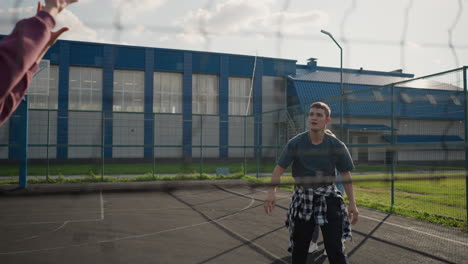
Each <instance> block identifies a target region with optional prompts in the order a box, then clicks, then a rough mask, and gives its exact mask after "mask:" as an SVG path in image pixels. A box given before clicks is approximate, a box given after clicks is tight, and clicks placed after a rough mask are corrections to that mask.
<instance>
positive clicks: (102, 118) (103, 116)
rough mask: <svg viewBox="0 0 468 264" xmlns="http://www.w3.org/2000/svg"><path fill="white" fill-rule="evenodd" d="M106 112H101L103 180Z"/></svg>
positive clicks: (102, 178) (102, 173) (102, 171)
mask: <svg viewBox="0 0 468 264" xmlns="http://www.w3.org/2000/svg"><path fill="white" fill-rule="evenodd" d="M105 116H106V115H105V113H104V110H102V112H101V162H102V164H101V181H102V180H104V157H105V156H104V141H105V131H104V129H105V127H106V126H105Z"/></svg>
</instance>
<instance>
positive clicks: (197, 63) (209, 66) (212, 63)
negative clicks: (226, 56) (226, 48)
mask: <svg viewBox="0 0 468 264" xmlns="http://www.w3.org/2000/svg"><path fill="white" fill-rule="evenodd" d="M219 58H220V56H219V55H215V54H203V53H192V63H193V64H192V65H193V68H192V71H193V73H207V74H219V64H220V59H219Z"/></svg>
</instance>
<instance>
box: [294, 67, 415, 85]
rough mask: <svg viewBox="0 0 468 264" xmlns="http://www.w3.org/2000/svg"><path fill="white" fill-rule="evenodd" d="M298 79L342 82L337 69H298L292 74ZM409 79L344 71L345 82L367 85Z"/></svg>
mask: <svg viewBox="0 0 468 264" xmlns="http://www.w3.org/2000/svg"><path fill="white" fill-rule="evenodd" d="M291 78H292V79H294V80H298V81H315V82H329V83H340V78H341V77H340V72H339V71H338V72H336V71H320V70H317V71H310V70H307V69H296V75H294V76H291ZM405 80H409V78H408V77H403V76H385V75H376V74H366V72H363V73H358V72H349V73H348V72H343V83H352V84H366V85H387V84H390V83H395V82H401V81H405Z"/></svg>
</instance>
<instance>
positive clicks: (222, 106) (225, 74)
mask: <svg viewBox="0 0 468 264" xmlns="http://www.w3.org/2000/svg"><path fill="white" fill-rule="evenodd" d="M219 75H220V76H219V115H220V120H219V121H220V122H219V145H220V148H219V157H221V158H227V157H228V148H227V146H228V143H229V142H228V141H229V134H228V132H229V126H228V121H229V119H228V114H229V56H227V55H222V56H221V69H220V74H219Z"/></svg>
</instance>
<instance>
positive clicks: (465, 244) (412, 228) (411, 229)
mask: <svg viewBox="0 0 468 264" xmlns="http://www.w3.org/2000/svg"><path fill="white" fill-rule="evenodd" d="M359 216H360V217H364V218H367V219H370V220H374V221H376V222H382V220H379V219H376V218H372V217H369V216H364V215H359ZM383 223H384V224H387V225H391V226H396V227H399V228H402V229H405V230H410V231H413V232H417V233H420V234H424V235H427V236H431V237H435V238H439V239H442V240H445V241H448V242H452V243H457V244H460V245H463V246H468V243H464V242H460V241H457V240H453V239H450V238H445V237H441V236H438V235H434V234H431V233H427V232H424V231H419V230H416V229H414V227H406V226H402V225H398V224H394V223H389V222H383Z"/></svg>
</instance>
